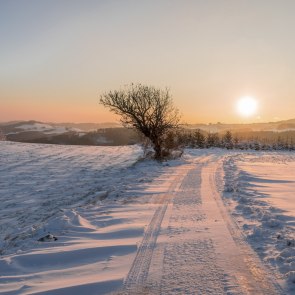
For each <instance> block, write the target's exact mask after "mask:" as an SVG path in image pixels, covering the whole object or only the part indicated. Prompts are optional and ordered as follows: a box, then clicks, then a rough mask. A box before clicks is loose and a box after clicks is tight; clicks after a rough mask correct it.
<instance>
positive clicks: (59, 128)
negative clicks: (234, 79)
mask: <svg viewBox="0 0 295 295" xmlns="http://www.w3.org/2000/svg"><path fill="white" fill-rule="evenodd" d="M183 127H184V128H187V129H200V130H203V131H205V132H209V133H213V132H217V133H224V132H225V131H228V130H230V131H232V132H234V133H235V134H237V133H239V134H242V133H243V134H245V135H246V134H247V136H252V135H253V134H252V133H256V135H255V136H257V134H258V133H259V132H268V133H283V132H293V131H295V119H290V120H285V121H278V122H268V123H252V124H223V123H216V124H188V125H184V126H183ZM0 133H1V134H3V135H4V137H5V138H6V139H7V140H10V141H20V142H37V143H55V144H81V145H85V144H86V145H127V144H134V143H138V142H139V138H138V136H137V134H136V133H135V132H134V131H133V130H130V129H126V128H123V127H122V126H121V125H120V124H118V123H44V122H39V121H34V120H31V121H13V122H5V123H4V122H3V123H0ZM249 134H250V135H249Z"/></svg>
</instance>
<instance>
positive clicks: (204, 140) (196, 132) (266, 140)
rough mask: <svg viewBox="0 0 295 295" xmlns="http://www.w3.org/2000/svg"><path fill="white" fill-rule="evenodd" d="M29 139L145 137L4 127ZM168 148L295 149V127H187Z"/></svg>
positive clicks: (116, 141) (108, 142)
mask: <svg viewBox="0 0 295 295" xmlns="http://www.w3.org/2000/svg"><path fill="white" fill-rule="evenodd" d="M5 139H6V140H10V141H18V142H29V143H46V144H65V145H69V144H71V145H97V146H101V145H103V146H118V145H132V144H139V143H142V138H141V137H140V136H139V135H138V134H137V133H136V132H135V131H134V130H132V129H127V128H105V129H98V130H96V131H91V132H84V133H83V132H74V131H70V132H66V133H62V134H55V135H50V134H44V133H42V132H36V131H24V132H20V133H15V134H13V133H12V134H8V135H6V137H5V135H4V133H3V132H1V130H0V140H5ZM165 145H166V148H167V149H170V148H171V149H172V148H174V147H175V146H179V147H183V148H184V147H189V148H200V149H202V148H211V147H219V148H226V149H241V150H247V149H251V150H295V131H284V132H273V131H240V132H236V131H234V132H232V131H226V132H219V133H217V132H216V133H213V132H207V131H203V130H200V129H186V128H183V129H181V130H178V131H177V132H174V133H173V134H168V135H167V138H166V144H165Z"/></svg>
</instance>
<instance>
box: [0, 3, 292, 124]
mask: <svg viewBox="0 0 295 295" xmlns="http://www.w3.org/2000/svg"><path fill="white" fill-rule="evenodd" d="M294 11H295V2H294V1H291V0H290V1H288V0H286V1H283V2H281V1H275V0H261V1H254V0H247V1H246V0H245V1H243V0H239V1H237V0H220V1H188V0H187V1H176V0H175V1H172V0H171V1H168V0H163V1H145V2H143V1H135V0H134V1H130V0H127V1H112V0H111V1H104V2H103V1H91V0H90V1H87V3H85V2H84V3H83V2H81V1H70V2H69V1H67V0H59V1H57V0H53V1H47V2H46V3H45V2H44V1H36V0H28V1H25V2H24V1H6V2H1V3H0V38H1V47H0V64H1V67H0V103H1V105H0V121H10V120H30V119H34V120H39V121H52V122H53V121H55V122H66V121H67V122H69V121H71V122H106V121H115V120H116V119H117V118H116V117H114V116H113V115H111V114H110V113H109V112H108V110H105V109H103V108H102V107H101V106H100V105H99V103H98V101H99V95H100V94H101V93H103V92H105V91H107V90H111V89H116V88H120V87H121V86H123V85H125V84H129V83H131V82H134V83H137V82H140V83H143V84H149V85H154V86H156V87H169V88H170V89H171V94H172V95H173V98H174V101H175V104H176V105H177V106H178V108H179V109H180V110H181V113H182V114H183V120H184V121H185V122H187V123H199V122H203V123H209V122H212V123H214V122H217V121H220V122H228V123H234V122H236V123H240V122H260V121H261V122H263V121H274V120H283V119H289V118H294V117H295V113H294V109H295V83H294V82H295V58H294V50H295V39H294V38H293V36H294V32H293V31H294V30H295V18H294V17H293V12H294ZM245 95H249V96H254V97H255V98H256V99H257V101H258V105H259V108H258V111H257V112H256V113H255V114H253V116H250V117H249V118H243V117H241V116H240V115H239V114H238V113H237V111H236V108H235V105H236V102H237V100H238V99H239V98H240V97H242V96H245Z"/></svg>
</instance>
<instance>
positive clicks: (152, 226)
mask: <svg viewBox="0 0 295 295" xmlns="http://www.w3.org/2000/svg"><path fill="white" fill-rule="evenodd" d="M181 178H183V175H182V174H178V175H177V176H176V179H174V181H173V182H172V184H171V186H170V188H169V190H168V192H167V193H166V194H165V195H164V196H162V198H160V199H159V203H160V204H161V205H160V206H159V207H158V208H157V209H156V211H155V213H154V215H153V217H152V219H151V222H150V223H149V225H148V227H147V230H146V231H145V233H144V237H143V239H142V242H141V244H140V246H139V248H138V251H137V254H136V256H135V259H134V261H133V263H132V266H131V268H130V271H129V273H128V275H127V277H126V279H125V281H124V284H123V288H122V290H120V291H119V292H118V293H117V294H144V293H145V291H144V288H145V282H146V280H147V277H148V273H149V268H150V264H151V261H152V256H153V252H154V249H155V245H156V242H157V238H158V235H159V232H160V229H161V224H162V221H163V218H164V215H165V213H166V210H167V207H168V204H169V202H170V201H171V199H172V198H173V194H174V191H175V190H176V189H177V187H178V186H179V185H180V184H181Z"/></svg>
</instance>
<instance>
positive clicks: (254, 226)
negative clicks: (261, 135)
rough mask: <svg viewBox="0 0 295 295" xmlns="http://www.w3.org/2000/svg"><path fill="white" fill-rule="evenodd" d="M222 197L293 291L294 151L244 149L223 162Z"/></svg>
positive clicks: (259, 251) (255, 245) (262, 255)
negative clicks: (245, 151)
mask: <svg viewBox="0 0 295 295" xmlns="http://www.w3.org/2000/svg"><path fill="white" fill-rule="evenodd" d="M224 170H225V199H226V201H227V202H228V204H231V209H232V211H233V214H234V215H235V218H236V221H237V223H238V224H239V226H240V227H241V228H242V229H243V231H244V234H245V235H246V237H247V240H248V241H249V243H250V244H251V245H252V247H253V248H254V249H256V251H257V252H258V254H259V255H260V256H261V258H262V259H263V260H264V261H265V262H266V263H268V264H269V265H270V267H272V268H273V269H274V271H276V272H277V273H278V276H279V277H280V278H281V280H282V281H283V283H282V284H283V285H284V284H287V283H289V286H286V289H290V292H295V288H294V284H293V283H292V281H293V280H294V271H295V248H294V247H295V234H294V232H295V231H294V230H295V195H294V192H295V155H294V154H292V153H287V152H281V153H262V152H261V153H247V154H237V155H234V156H229V157H228V158H227V160H226V161H225V162H224Z"/></svg>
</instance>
